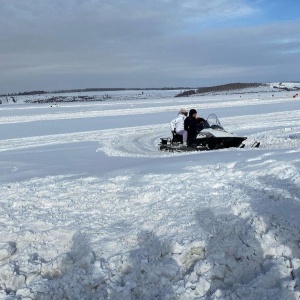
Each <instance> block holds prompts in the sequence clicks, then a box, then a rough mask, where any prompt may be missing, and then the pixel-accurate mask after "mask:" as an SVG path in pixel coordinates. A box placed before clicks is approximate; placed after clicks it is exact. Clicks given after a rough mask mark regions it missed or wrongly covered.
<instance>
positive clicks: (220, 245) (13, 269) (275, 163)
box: [0, 91, 300, 300]
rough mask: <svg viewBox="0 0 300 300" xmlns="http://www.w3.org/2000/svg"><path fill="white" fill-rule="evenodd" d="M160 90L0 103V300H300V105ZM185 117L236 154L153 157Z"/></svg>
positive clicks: (288, 97)
mask: <svg viewBox="0 0 300 300" xmlns="http://www.w3.org/2000/svg"><path fill="white" fill-rule="evenodd" d="M160 93H161V94H158V93H155V96H153V94H152V96H151V93H149V94H148V96H147V97H146V96H145V95H144V96H143V97H138V98H137V99H133V97H129V98H128V94H127V95H124V97H123V98H122V95H121V93H119V98H118V99H113V100H112V99H106V100H105V101H99V102H95V101H94V102H84V103H81V102H72V103H59V104H58V105H54V106H53V105H50V104H49V103H48V104H24V103H21V102H24V101H19V102H17V103H14V104H13V103H5V102H3V103H4V104H2V105H0V126H1V131H0V132H1V134H0V155H1V161H0V170H1V173H0V202H1V206H0V211H1V214H0V216H1V217H0V238H1V239H0V299H6V300H8V299H9V300H10V299H278V300H279V299H280V300H281V299H299V297H300V233H299V229H300V220H299V215H300V173H299V171H300V98H297V97H296V98H293V95H294V92H292V91H291V92H289V91H281V92H278V93H274V94H272V93H270V92H264V91H261V92H260V93H250V92H249V94H245V93H243V94H241V95H239V94H237V93H234V94H224V95H204V96H203V95H196V96H194V97H189V98H174V97H173V96H172V95H166V94H165V93H167V91H165V92H162V91H161V92H160ZM23 100H24V99H23ZM181 107H185V108H186V109H191V108H196V109H197V110H198V114H199V115H200V116H202V117H206V116H208V115H209V114H210V113H215V114H217V116H218V117H219V119H220V121H221V123H222V125H223V126H224V127H225V129H226V130H227V131H230V132H234V133H236V134H240V135H243V136H247V137H248V139H247V140H246V147H245V148H243V149H224V150H216V151H210V152H199V153H188V154H179V153H165V152H160V151H159V150H158V146H157V145H158V143H159V141H160V137H168V136H170V129H169V122H170V121H171V120H172V119H173V118H175V117H176V115H177V112H178V111H179V109H180V108H181ZM254 141H260V142H261V147H260V148H258V149H257V148H251V144H252V143H253V142H254Z"/></svg>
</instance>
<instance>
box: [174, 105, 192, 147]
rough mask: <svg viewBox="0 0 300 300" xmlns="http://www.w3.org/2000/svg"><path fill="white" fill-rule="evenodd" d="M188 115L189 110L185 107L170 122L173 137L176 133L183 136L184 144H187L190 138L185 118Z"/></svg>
mask: <svg viewBox="0 0 300 300" xmlns="http://www.w3.org/2000/svg"><path fill="white" fill-rule="evenodd" d="M186 116H187V111H186V110H185V109H184V108H181V109H180V111H179V113H178V116H177V118H176V119H174V120H172V121H171V124H170V126H171V131H172V134H173V137H174V136H175V135H176V134H179V135H181V136H182V142H183V146H186V142H187V138H188V134H187V131H186V130H184V120H185V119H186Z"/></svg>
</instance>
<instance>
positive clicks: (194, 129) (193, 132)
mask: <svg viewBox="0 0 300 300" xmlns="http://www.w3.org/2000/svg"><path fill="white" fill-rule="evenodd" d="M205 122H206V121H205V120H204V119H203V118H200V117H198V116H197V111H196V109H191V110H190V112H189V116H188V117H187V118H186V119H185V120H184V129H185V130H186V131H187V133H188V145H191V143H192V141H193V140H194V138H195V137H196V136H197V134H198V132H199V131H200V130H202V129H203V128H204V123H205Z"/></svg>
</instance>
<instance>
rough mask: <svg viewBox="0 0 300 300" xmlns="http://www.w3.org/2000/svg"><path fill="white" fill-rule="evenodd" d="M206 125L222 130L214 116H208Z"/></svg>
mask: <svg viewBox="0 0 300 300" xmlns="http://www.w3.org/2000/svg"><path fill="white" fill-rule="evenodd" d="M206 121H207V123H208V124H209V126H210V127H211V128H213V127H214V128H220V129H223V127H222V125H221V123H220V121H219V119H218V117H217V116H216V115H215V114H210V115H209V116H208V117H207V119H206Z"/></svg>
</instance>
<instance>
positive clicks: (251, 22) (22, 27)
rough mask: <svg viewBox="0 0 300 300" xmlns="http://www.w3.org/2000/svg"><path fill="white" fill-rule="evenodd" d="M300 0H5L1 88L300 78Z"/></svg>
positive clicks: (0, 15) (0, 14) (0, 24)
mask: <svg viewBox="0 0 300 300" xmlns="http://www.w3.org/2000/svg"><path fill="white" fill-rule="evenodd" d="M299 11H300V1H298V0H281V1H279V0H277V1H274V0H272V1H270V0H253V1H250V0H210V1H207V0H189V1H184V0H172V1H171V0H160V1H159V0H143V1H141V0H127V1H125V0H84V1H83V0H64V1H61V0H51V1H50V0H39V1H36V0H26V1H24V0H1V1H0V94H3V93H11V92H21V91H32V90H46V91H51V90H59V89H71V88H91V87H126V88H130V87H140V88H143V87H179V86H189V87H202V86H210V85H216V84H224V83H230V82H254V81H255V82H270V81H292V80H294V81H296V80H297V81H300V78H299V68H300V17H299Z"/></svg>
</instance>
